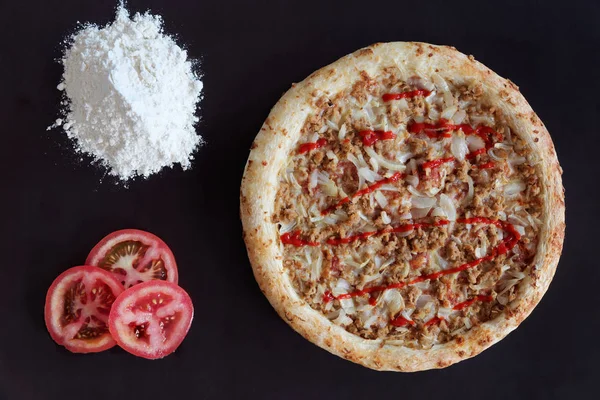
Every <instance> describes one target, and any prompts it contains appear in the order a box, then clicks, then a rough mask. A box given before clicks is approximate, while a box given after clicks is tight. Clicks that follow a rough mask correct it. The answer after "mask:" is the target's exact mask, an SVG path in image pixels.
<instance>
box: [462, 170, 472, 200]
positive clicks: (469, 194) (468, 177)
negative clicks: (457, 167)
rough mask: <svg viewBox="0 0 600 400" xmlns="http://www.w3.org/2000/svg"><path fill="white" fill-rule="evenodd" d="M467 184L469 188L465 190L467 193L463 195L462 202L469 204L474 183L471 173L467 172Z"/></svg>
mask: <svg viewBox="0 0 600 400" xmlns="http://www.w3.org/2000/svg"><path fill="white" fill-rule="evenodd" d="M467 185H469V189H468V191H467V195H466V196H465V200H464V202H463V203H464V204H469V203H470V202H471V201H472V200H473V195H474V194H475V185H474V184H473V178H471V175H469V174H467Z"/></svg>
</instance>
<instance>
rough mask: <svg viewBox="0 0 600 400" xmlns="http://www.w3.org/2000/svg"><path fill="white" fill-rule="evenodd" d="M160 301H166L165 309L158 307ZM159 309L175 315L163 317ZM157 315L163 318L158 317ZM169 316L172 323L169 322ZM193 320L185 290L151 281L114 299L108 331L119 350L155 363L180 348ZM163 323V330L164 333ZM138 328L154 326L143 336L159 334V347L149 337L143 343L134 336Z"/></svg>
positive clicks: (168, 283)
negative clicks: (144, 325)
mask: <svg viewBox="0 0 600 400" xmlns="http://www.w3.org/2000/svg"><path fill="white" fill-rule="evenodd" d="M161 298H162V299H164V300H166V301H165V303H164V306H161V305H160V304H162V301H161V300H160V299H161ZM157 299H158V301H157V302H154V301H155V300H157ZM153 304H154V305H153ZM161 307H165V309H172V310H174V313H171V314H168V313H165V312H164V311H161ZM162 310H164V309H162ZM159 314H160V315H163V317H160V316H157V315H159ZM171 316H172V317H173V318H174V320H171V321H170V322H168V318H169V317H171ZM165 317H166V321H165ZM193 317H194V306H193V304H192V300H191V298H190V296H189V295H188V294H187V292H186V291H185V290H183V289H182V288H181V287H179V286H177V285H175V284H173V283H171V282H166V281H161V280H151V281H147V282H143V283H140V284H138V285H135V286H132V287H130V288H129V289H127V290H125V291H124V292H123V293H121V294H120V295H119V297H117V299H116V300H115V301H114V303H113V306H112V308H111V311H110V316H109V319H108V321H109V322H108V327H109V330H110V333H111V335H112V337H113V338H114V340H115V341H116V342H117V344H118V345H119V346H120V347H121V348H122V349H124V350H125V351H127V352H129V353H131V354H133V355H135V356H138V357H142V358H146V359H149V360H156V359H160V358H163V357H165V356H167V355H169V354H171V353H172V352H174V351H175V350H176V349H177V348H178V347H179V345H180V344H181V342H183V339H184V338H185V336H186V335H187V333H188V331H189V329H190V327H191V325H192V320H193ZM132 321H133V322H132ZM163 322H164V323H165V326H166V328H165V329H164V330H163ZM139 324H153V327H146V328H144V332H146V331H147V332H148V333H151V332H158V331H160V334H161V337H160V338H159V340H160V342H159V343H158V346H157V345H156V343H154V344H152V343H151V342H152V341H153V340H152V337H151V335H148V336H149V337H148V338H147V339H145V340H144V339H140V338H139V336H137V328H138V326H137V325H139ZM159 324H160V328H158V325H159Z"/></svg>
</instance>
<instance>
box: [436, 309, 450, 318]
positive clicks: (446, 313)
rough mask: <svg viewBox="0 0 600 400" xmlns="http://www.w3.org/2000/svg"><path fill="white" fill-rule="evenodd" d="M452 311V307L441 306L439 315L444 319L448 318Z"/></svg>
mask: <svg viewBox="0 0 600 400" xmlns="http://www.w3.org/2000/svg"><path fill="white" fill-rule="evenodd" d="M451 313H452V309H451V308H446V307H440V308H439V309H438V312H437V316H438V317H439V318H442V319H448V317H449V316H450V314H451Z"/></svg>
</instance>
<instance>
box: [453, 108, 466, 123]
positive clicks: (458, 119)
mask: <svg viewBox="0 0 600 400" xmlns="http://www.w3.org/2000/svg"><path fill="white" fill-rule="evenodd" d="M466 117H467V112H466V111H465V110H458V111H457V112H456V114H454V115H453V116H452V122H454V123H455V124H456V125H458V124H462V123H463V121H464V120H465V118H466Z"/></svg>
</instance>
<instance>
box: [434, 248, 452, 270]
mask: <svg viewBox="0 0 600 400" xmlns="http://www.w3.org/2000/svg"><path fill="white" fill-rule="evenodd" d="M430 259H431V262H432V263H433V264H437V266H438V267H439V268H440V269H446V268H447V267H448V261H446V260H445V259H444V258H443V257H442V256H440V253H439V251H438V250H437V249H435V250H434V251H432V252H431V257H430Z"/></svg>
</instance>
